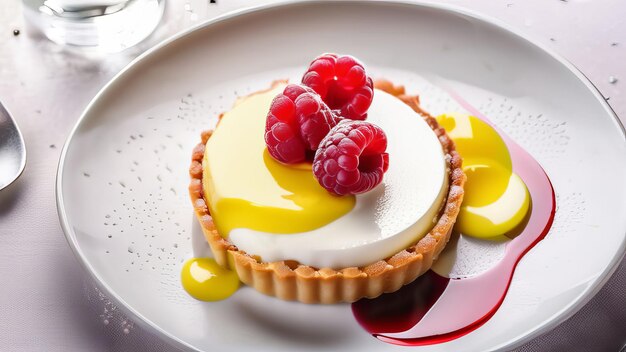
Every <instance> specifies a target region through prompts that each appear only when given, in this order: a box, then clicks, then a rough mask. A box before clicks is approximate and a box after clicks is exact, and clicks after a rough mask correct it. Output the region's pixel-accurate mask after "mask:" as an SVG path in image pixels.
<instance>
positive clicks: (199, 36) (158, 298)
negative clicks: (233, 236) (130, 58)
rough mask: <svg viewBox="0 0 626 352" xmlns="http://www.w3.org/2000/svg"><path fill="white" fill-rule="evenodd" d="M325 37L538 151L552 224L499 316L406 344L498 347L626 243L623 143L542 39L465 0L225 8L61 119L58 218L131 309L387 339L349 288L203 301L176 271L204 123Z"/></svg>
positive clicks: (181, 327) (320, 336) (265, 328)
mask: <svg viewBox="0 0 626 352" xmlns="http://www.w3.org/2000/svg"><path fill="white" fill-rule="evenodd" d="M322 52H339V53H349V54H352V55H355V56H357V57H359V58H360V59H361V60H362V61H364V62H365V63H366V64H368V66H369V68H370V69H371V72H372V74H373V76H374V77H388V78H391V79H392V80H394V81H396V82H398V83H403V84H405V85H406V86H407V88H408V90H409V91H410V92H417V93H420V94H421V97H422V102H423V104H424V105H425V106H426V108H427V109H428V110H430V111H431V112H432V113H434V114H438V113H442V112H447V111H450V110H454V109H458V106H457V105H456V104H455V103H454V102H453V101H452V100H451V99H450V98H449V97H448V96H447V95H446V94H445V93H444V92H443V91H442V90H440V89H439V88H438V85H439V86H440V85H446V86H448V87H451V88H452V89H454V90H456V91H457V92H458V93H459V94H460V95H461V96H463V97H464V98H465V99H466V100H467V101H469V102H470V103H471V104H472V105H474V106H476V107H477V108H478V109H479V110H481V111H482V112H483V113H485V114H486V115H487V116H489V118H490V119H492V120H493V121H494V122H495V123H496V124H497V125H498V126H499V127H501V128H502V129H503V130H504V131H505V132H506V133H508V134H509V135H510V136H511V137H513V138H514V139H515V140H516V141H517V142H518V143H519V144H521V145H522V146H523V147H524V148H526V149H527V150H528V151H529V152H530V153H531V154H532V155H533V156H534V157H535V158H536V159H537V160H538V161H539V162H540V163H541V164H542V166H543V167H544V168H545V170H546V171H547V173H548V175H549V176H550V178H551V180H552V182H553V184H554V188H555V190H556V193H557V197H558V198H557V204H558V210H557V213H556V219H555V222H554V225H553V227H552V229H551V231H550V233H549V234H548V236H547V237H546V239H545V240H543V241H542V242H540V243H539V244H538V245H537V246H536V247H535V248H534V249H533V250H532V251H531V252H530V253H529V254H527V255H526V256H525V257H524V258H523V260H522V261H521V263H520V264H519V266H518V268H517V271H516V272H515V276H514V278H513V281H512V284H511V287H510V290H509V292H508V294H507V296H506V299H505V301H504V303H503V305H502V306H501V308H500V309H499V310H498V312H497V313H496V314H495V316H493V318H491V319H490V320H489V321H488V322H487V323H486V324H485V325H483V326H482V327H480V328H479V329H478V330H476V331H474V332H472V333H470V334H469V335H466V336H464V337H461V338H459V339H457V340H453V341H451V342H447V343H445V344H441V345H434V346H429V347H425V348H421V349H420V350H424V351H443V350H448V351H475V350H482V351H484V350H492V349H504V348H512V347H514V346H517V345H519V344H521V343H523V342H524V341H527V340H528V339H530V338H531V337H534V336H537V335H538V334H540V333H541V332H544V331H546V330H548V329H550V328H551V327H554V326H555V325H556V324H558V323H559V322H561V321H562V320H564V319H565V318H567V317H568V316H570V315H571V314H573V313H574V312H575V311H576V310H577V309H578V308H580V307H581V306H582V305H583V304H584V303H585V302H586V301H588V300H589V299H590V298H591V297H592V296H593V294H594V293H595V292H597V291H598V289H599V288H600V287H601V285H602V284H603V283H604V282H605V280H606V279H607V277H608V276H609V275H610V274H611V273H612V272H613V270H614V269H615V267H616V264H617V263H618V262H619V260H620V259H621V257H622V255H623V253H624V248H625V236H624V234H625V233H626V218H624V217H623V214H626V201H625V200H626V188H624V187H623V186H622V183H623V180H624V179H626V158H624V156H625V155H626V143H625V138H624V132H623V129H622V127H621V126H620V124H619V122H618V120H617V119H616V117H615V116H614V114H613V113H612V112H611V110H610V109H609V107H608V106H607V104H606V103H605V101H604V100H603V98H602V97H601V96H600V94H599V93H598V92H597V91H596V90H595V89H594V88H593V86H592V85H591V84H590V83H589V82H588V81H587V80H586V79H585V78H584V77H583V76H582V75H581V74H580V73H579V72H578V71H576V70H575V69H574V68H573V67H572V65H570V64H569V63H567V62H565V61H564V60H562V59H560V58H558V57H556V56H555V55H554V54H552V53H551V52H549V51H547V50H546V49H544V48H541V47H540V46H538V45H536V44H533V43H532V42H530V41H528V40H527V39H524V38H523V37H521V36H519V35H517V34H514V33H513V32H512V31H511V30H509V29H506V28H505V27H504V26H503V25H501V24H495V23H494V22H493V21H491V20H488V19H485V18H482V17H480V16H478V15H475V14H470V13H467V12H465V11H463V10H458V9H452V8H448V7H443V6H439V5H415V4H413V5H410V4H403V3H388V2H385V3H383V2H376V3H361V2H349V3H327V2H309V3H301V4H289V5H283V6H271V7H264V8H258V9H254V10H244V11H241V12H238V13H235V14H229V15H226V16H223V17H221V18H219V19H217V20H214V21H210V22H208V23H205V24H204V25H201V26H199V27H197V28H194V29H193V30H191V31H188V32H185V33H183V34H181V35H178V36H177V37H175V38H173V39H171V40H169V41H167V42H165V43H163V44H161V45H158V46H157V47H156V48H155V49H153V50H151V51H149V52H148V53H146V54H145V55H142V56H141V57H140V58H139V59H137V60H135V61H134V62H133V63H132V64H131V65H129V66H128V67H127V68H126V69H125V70H124V71H123V72H122V73H120V74H119V75H117V76H116V77H115V78H114V79H113V80H112V81H111V82H110V83H109V84H108V85H107V86H106V87H105V88H104V89H103V90H102V91H101V92H100V93H99V94H98V95H97V96H96V98H94V100H93V101H92V103H91V104H90V105H89V107H88V108H87V109H86V110H85V112H84V114H83V116H82V117H81V119H80V120H79V122H78V124H77V126H76V127H75V128H74V130H73V132H72V134H71V136H70V137H69V139H68V142H67V143H66V145H65V148H64V150H63V154H62V157H61V162H60V165H59V172H58V182H57V200H58V208H59V214H60V218H61V222H62V225H63V228H64V230H65V233H66V235H67V238H68V241H69V243H70V245H71V247H72V249H73V250H74V251H75V253H76V255H77V257H78V258H79V260H80V262H81V263H82V264H83V265H84V267H85V268H86V270H87V271H88V272H89V273H90V274H91V275H92V276H93V277H94V278H95V280H96V281H97V282H98V283H99V285H100V286H101V288H102V289H103V290H104V292H105V293H106V294H107V295H108V296H109V297H110V298H111V299H112V300H113V301H114V302H116V303H117V304H118V305H119V306H120V307H121V308H122V309H124V310H125V311H126V313H127V314H129V315H130V316H131V317H134V318H135V319H136V320H137V321H139V322H143V323H145V325H146V326H148V327H150V328H152V329H154V331H156V332H157V333H158V334H159V335H160V336H162V337H163V338H165V339H166V340H168V341H170V342H172V343H173V344H175V345H177V346H182V347H185V348H188V349H197V350H223V349H225V348H226V347H228V348H229V349H230V350H258V348H259V347H262V349H268V350H274V351H280V350H284V351H293V350H295V349H299V350H317V349H320V348H325V349H332V350H336V349H350V350H367V351H370V350H391V349H392V348H394V346H392V345H388V344H385V343H382V342H380V341H378V340H376V339H374V338H372V337H370V336H369V335H368V334H367V333H365V332H364V331H363V330H362V329H361V328H360V327H359V326H358V325H357V323H356V322H355V320H354V319H353V317H352V314H351V312H350V306H349V305H334V306H316V305H305V304H299V303H291V302H283V301H279V300H276V299H274V298H270V297H265V296H263V295H261V294H258V293H256V292H255V291H253V290H251V289H249V288H243V289H241V290H239V291H238V292H237V293H236V294H235V295H234V296H233V297H231V298H230V299H228V300H225V301H222V302H216V303H203V302H198V301H195V300H193V299H192V298H190V297H189V296H187V295H186V294H185V292H184V291H183V290H182V289H181V286H180V284H179V271H180V267H181V263H182V261H183V260H184V259H185V258H187V257H190V256H192V255H193V254H194V253H195V254H196V255H202V254H203V253H205V252H206V246H205V245H204V242H203V241H202V239H201V238H200V236H198V234H197V227H196V225H195V221H194V219H193V216H192V208H191V204H190V201H189V200H188V196H187V184H188V175H187V168H188V163H189V160H190V153H191V149H192V148H193V146H194V145H195V144H196V143H197V142H198V140H199V133H200V131H201V130H203V129H206V128H208V127H210V126H211V125H212V124H213V123H215V119H216V116H217V114H218V113H220V112H222V111H224V110H226V109H228V108H229V107H230V106H231V104H232V103H233V101H234V100H235V98H236V97H237V96H241V95H245V94H246V93H249V92H252V91H255V90H258V89H261V88H265V87H267V86H268V85H269V83H270V82H271V81H272V80H273V79H277V78H285V77H290V78H292V79H295V80H297V79H298V78H299V76H300V75H301V74H302V72H303V70H304V69H305V66H306V64H307V63H308V62H309V61H310V60H311V59H312V58H313V57H315V56H316V55H318V54H320V53H322ZM425 78H426V79H425ZM433 82H435V83H436V84H433ZM396 348H397V347H396Z"/></svg>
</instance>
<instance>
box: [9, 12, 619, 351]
mask: <svg viewBox="0 0 626 352" xmlns="http://www.w3.org/2000/svg"><path fill="white" fill-rule="evenodd" d="M217 2H218V3H217V4H211V3H210V2H209V1H208V0H168V2H167V8H166V15H165V18H164V20H163V22H162V23H161V25H160V26H159V28H158V29H157V31H156V32H155V33H154V34H153V35H152V36H151V37H150V38H149V39H148V40H147V41H145V42H144V43H142V44H141V45H139V46H137V47H135V48H131V49H129V50H127V51H125V52H123V53H120V54H115V55H109V56H107V57H105V58H86V57H83V56H81V55H76V54H72V53H68V52H65V51H63V49H62V48H61V47H59V46H57V45H55V44H53V43H51V42H49V41H47V40H46V39H45V38H42V37H41V36H40V35H37V34H36V33H34V32H33V31H32V30H29V28H28V26H27V25H26V24H25V23H24V20H23V18H22V9H21V2H19V1H18V0H1V1H0V99H1V100H2V101H3V103H4V104H5V105H6V106H7V107H8V108H9V109H10V111H12V112H13V114H14V115H15V118H16V119H17V121H18V123H19V125H20V126H21V128H22V131H23V133H24V135H25V138H26V143H27V149H28V163H27V166H26V171H25V172H24V174H23V175H22V177H21V178H20V179H19V180H18V181H17V182H16V183H15V184H13V185H12V186H11V187H10V188H8V189H7V190H5V191H2V192H1V193H0V280H2V283H1V284H0V300H1V302H0V319H1V324H0V351H167V350H170V349H171V347H169V346H168V345H166V344H165V343H164V342H162V341H161V340H159V339H158V338H157V337H156V336H153V335H151V334H150V333H149V332H146V331H143V330H142V329H140V328H139V327H137V326H135V325H134V324H133V322H132V321H130V320H127V319H126V318H125V317H124V316H123V315H121V314H120V313H118V312H116V311H115V310H113V309H114V307H113V306H112V305H111V303H110V302H108V301H107V299H106V297H103V296H102V295H100V294H99V292H98V291H97V290H96V289H95V288H94V285H93V283H92V282H90V281H89V279H88V278H87V277H86V275H85V273H84V272H83V270H82V268H81V267H80V266H79V265H78V262H77V261H76V259H75V258H74V256H73V254H72V252H71V251H70V248H69V246H68V245H67V243H66V241H65V238H64V236H63V233H62V231H61V228H60V225H59V221H58V218H57V214H56V205H55V201H54V181H55V173H56V167H57V162H58V159H59V153H60V148H61V147H62V145H63V142H64V140H65V138H66V137H67V135H68V133H69V131H70V129H71V127H72V126H73V125H74V123H75V121H76V119H77V118H78V116H79V114H80V112H81V111H82V110H83V108H84V107H85V105H86V104H87V103H88V102H89V101H90V99H91V98H92V97H93V96H94V95H95V94H96V92H97V91H98V90H99V89H100V88H101V87H102V86H103V85H104V84H105V83H106V82H107V81H108V80H109V79H110V78H111V77H113V76H114V75H115V74H116V73H117V72H118V71H119V70H120V69H122V68H123V67H124V66H125V65H126V64H127V63H128V62H129V61H130V60H132V59H133V58H134V57H136V56H137V55H138V54H140V53H141V52H142V51H144V50H145V49H147V48H149V47H150V46H151V45H154V44H155V43H157V42H159V41H160V40H162V39H163V38H165V37H167V36H169V35H171V34H173V33H175V32H177V31H179V30H180V29H183V28H187V27H189V26H191V25H193V24H194V23H197V22H198V21H201V20H203V19H205V18H209V17H213V16H216V15H219V14H221V13H224V12H226V11H229V10H233V9H236V8H239V7H241V6H244V5H251V4H256V3H261V2H262V1H245V0H218V1H217ZM445 2H447V3H452V4H457V5H460V6H464V7H468V8H470V9H473V10H475V11H479V12H483V13H485V14H487V15H491V16H493V17H496V18H498V19H500V20H502V21H504V22H507V23H508V24H510V25H511V26H513V27H515V28H517V29H519V30H521V31H522V32H524V33H526V34H527V35H529V36H530V37H531V38H534V39H536V40H538V41H540V42H543V43H545V44H546V45H547V46H549V47H552V48H554V49H555V50H556V51H557V52H559V53H560V54H562V55H563V56H565V57H566V58H567V59H569V60H570V61H571V62H573V63H574V64H575V65H576V66H577V67H579V68H580V70H581V71H582V72H584V73H585V74H586V75H587V76H588V77H589V78H590V79H591V81H592V82H593V83H594V84H595V85H596V86H597V87H598V88H599V89H600V91H601V92H602V93H603V94H604V95H605V97H607V98H610V100H609V103H610V104H611V106H612V107H613V108H614V110H615V111H616V113H617V114H618V115H619V116H621V117H622V121H625V119H626V94H624V93H625V92H626V91H624V90H623V89H622V87H623V86H624V84H626V17H625V16H624V14H626V2H624V1H623V0H604V1H597V0H596V1H591V0H524V1H522V0H507V1H502V0H501V1H496V0H491V1H488V0H480V1H479V0H458V1H445ZM187 4H188V5H187ZM190 10H191V11H190ZM15 29H19V30H20V31H21V34H19V35H18V36H14V34H13V31H14V30H15ZM610 76H614V77H615V78H616V79H617V81H616V82H613V83H610V81H609V77H610ZM622 80H623V81H622ZM624 215H626V214H616V216H624ZM107 323H108V324H107ZM625 343H626V265H624V262H622V265H621V266H620V268H619V269H618V270H617V272H616V273H615V274H614V275H613V277H612V278H611V279H610V281H609V282H608V283H607V284H606V286H605V287H604V288H603V289H602V290H601V291H600V292H599V293H598V294H597V296H596V297H595V298H594V299H593V300H591V301H590V302H589V303H588V304H587V305H586V306H585V307H584V308H583V309H582V310H580V311H579V312H578V313H577V314H576V315H574V316H573V317H572V318H570V319H569V320H567V321H565V322H564V323H562V324H561V325H560V326H558V327H557V328H556V329H554V330H553V331H551V332H548V333H546V334H544V335H543V336H541V337H539V338H537V339H535V340H533V341H531V342H529V343H528V344H526V345H524V346H523V347H521V348H519V351H619V350H620V349H621V347H622V346H623V345H624V344H625Z"/></svg>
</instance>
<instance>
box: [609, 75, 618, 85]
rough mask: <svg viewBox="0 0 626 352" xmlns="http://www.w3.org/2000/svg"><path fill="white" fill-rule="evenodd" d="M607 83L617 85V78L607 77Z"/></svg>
mask: <svg viewBox="0 0 626 352" xmlns="http://www.w3.org/2000/svg"><path fill="white" fill-rule="evenodd" d="M609 83H611V84H615V83H617V77H615V76H609Z"/></svg>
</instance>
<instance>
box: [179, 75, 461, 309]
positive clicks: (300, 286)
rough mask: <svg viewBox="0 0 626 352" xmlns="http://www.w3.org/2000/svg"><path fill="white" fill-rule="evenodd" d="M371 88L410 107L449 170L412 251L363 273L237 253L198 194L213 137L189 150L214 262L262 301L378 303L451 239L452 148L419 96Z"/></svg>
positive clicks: (456, 204)
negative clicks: (432, 218)
mask: <svg viewBox="0 0 626 352" xmlns="http://www.w3.org/2000/svg"><path fill="white" fill-rule="evenodd" d="M374 86H375V88H378V89H381V90H383V91H385V92H387V93H390V94H392V95H394V96H396V97H398V98H399V99H400V100H402V101H403V102H405V103H406V104H407V105H409V106H410V107H411V108H413V110H415V111H416V112H417V113H418V114H419V115H420V116H422V117H423V118H424V120H426V122H427V123H428V125H429V126H430V127H431V129H432V130H433V131H434V132H435V134H436V135H437V137H438V138H439V141H440V142H441V145H442V147H443V150H444V154H445V155H446V161H447V163H448V170H449V173H448V175H449V177H450V179H449V188H448V195H447V197H446V199H445V202H444V204H443V205H442V208H441V211H440V214H439V218H438V220H437V223H436V224H435V226H434V227H433V228H432V229H431V230H430V232H428V233H427V234H426V235H425V236H424V237H422V239H421V240H419V241H418V242H417V243H415V244H414V245H412V246H410V247H408V248H406V249H404V250H402V251H400V252H398V253H396V254H395V255H393V256H391V257H389V258H387V259H385V260H379V261H377V262H375V263H373V264H370V265H367V266H365V267H358V268H357V267H349V268H343V269H340V270H335V269H330V268H321V269H318V268H314V267H311V266H308V265H303V264H300V263H298V262H296V261H279V262H262V261H261V260H260V258H258V257H255V256H253V255H249V254H247V253H245V252H244V251H241V250H239V249H238V248H237V247H236V246H235V245H233V244H232V243H230V241H228V239H225V238H223V237H222V236H221V235H220V234H219V233H218V232H217V230H216V228H215V224H214V223H213V218H212V217H211V215H210V214H209V209H208V206H207V203H206V201H205V198H204V194H203V192H204V191H203V189H202V159H203V157H204V150H205V145H206V142H207V140H208V139H209V138H210V137H211V133H212V131H205V132H203V133H202V142H201V143H199V144H198V145H197V146H196V147H195V148H194V150H193V153H192V161H191V166H190V169H189V174H190V176H191V183H190V185H189V194H190V196H191V200H192V203H193V207H194V211H195V213H196V216H197V218H198V220H199V221H200V225H201V227H202V231H203V233H204V237H205V238H206V240H207V242H208V243H209V245H210V246H211V251H212V252H213V256H214V257H215V260H216V261H217V262H218V263H219V264H220V265H222V266H224V267H227V268H230V269H232V270H235V271H236V272H237V275H239V279H240V280H241V281H242V282H243V283H245V284H246V285H248V286H251V287H253V288H255V289H256V290H257V291H259V292H262V293H264V294H266V295H270V296H275V297H278V298H280V299H284V300H290V301H294V300H295V301H300V302H303V303H324V304H329V303H339V302H354V301H356V300H358V299H360V298H363V297H368V298H374V297H378V296H380V295H381V294H383V293H386V292H394V291H397V290H398V289H400V288H401V287H402V286H403V285H406V284H408V283H410V282H412V281H413V280H415V279H416V278H417V277H418V276H420V275H422V274H423V273H425V272H426V271H428V270H429V269H430V267H431V266H432V264H433V262H434V261H435V260H436V259H437V257H438V256H439V254H440V253H441V251H442V250H443V248H444V247H445V245H446V244H447V243H448V240H449V239H450V234H451V232H452V227H453V226H454V223H455V221H456V218H457V215H458V213H459V209H460V206H461V203H462V201H463V193H464V192H463V186H464V184H465V174H464V173H463V170H462V168H461V166H462V165H461V164H462V160H461V157H460V156H459V154H458V153H457V152H456V150H455V146H454V143H453V142H452V140H451V139H450V138H449V137H448V136H447V135H446V133H445V130H444V129H443V128H441V127H439V125H438V124H437V121H436V120H435V118H434V117H432V116H431V115H430V114H428V113H427V112H425V111H423V110H422V109H421V108H420V106H419V98H418V97H417V96H409V95H406V94H405V91H404V87H402V86H395V85H393V84H392V83H391V82H389V81H386V80H379V81H377V82H376V83H375V85H374Z"/></svg>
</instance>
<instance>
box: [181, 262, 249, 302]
mask: <svg viewBox="0 0 626 352" xmlns="http://www.w3.org/2000/svg"><path fill="white" fill-rule="evenodd" d="M180 277H181V282H182V284H183V288H184V289H185V291H187V293H189V295H190V296H191V297H193V298H195V299H198V300H200V301H220V300H223V299H226V298H228V297H230V296H231V295H232V294H233V293H235V291H237V289H238V288H239V277H238V276H237V273H236V272H234V271H231V270H228V269H224V268H223V267H221V266H220V265H219V264H217V262H216V261H215V260H214V259H212V258H192V259H189V260H187V261H186V262H185V264H184V265H183V268H182V270H181V275H180Z"/></svg>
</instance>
